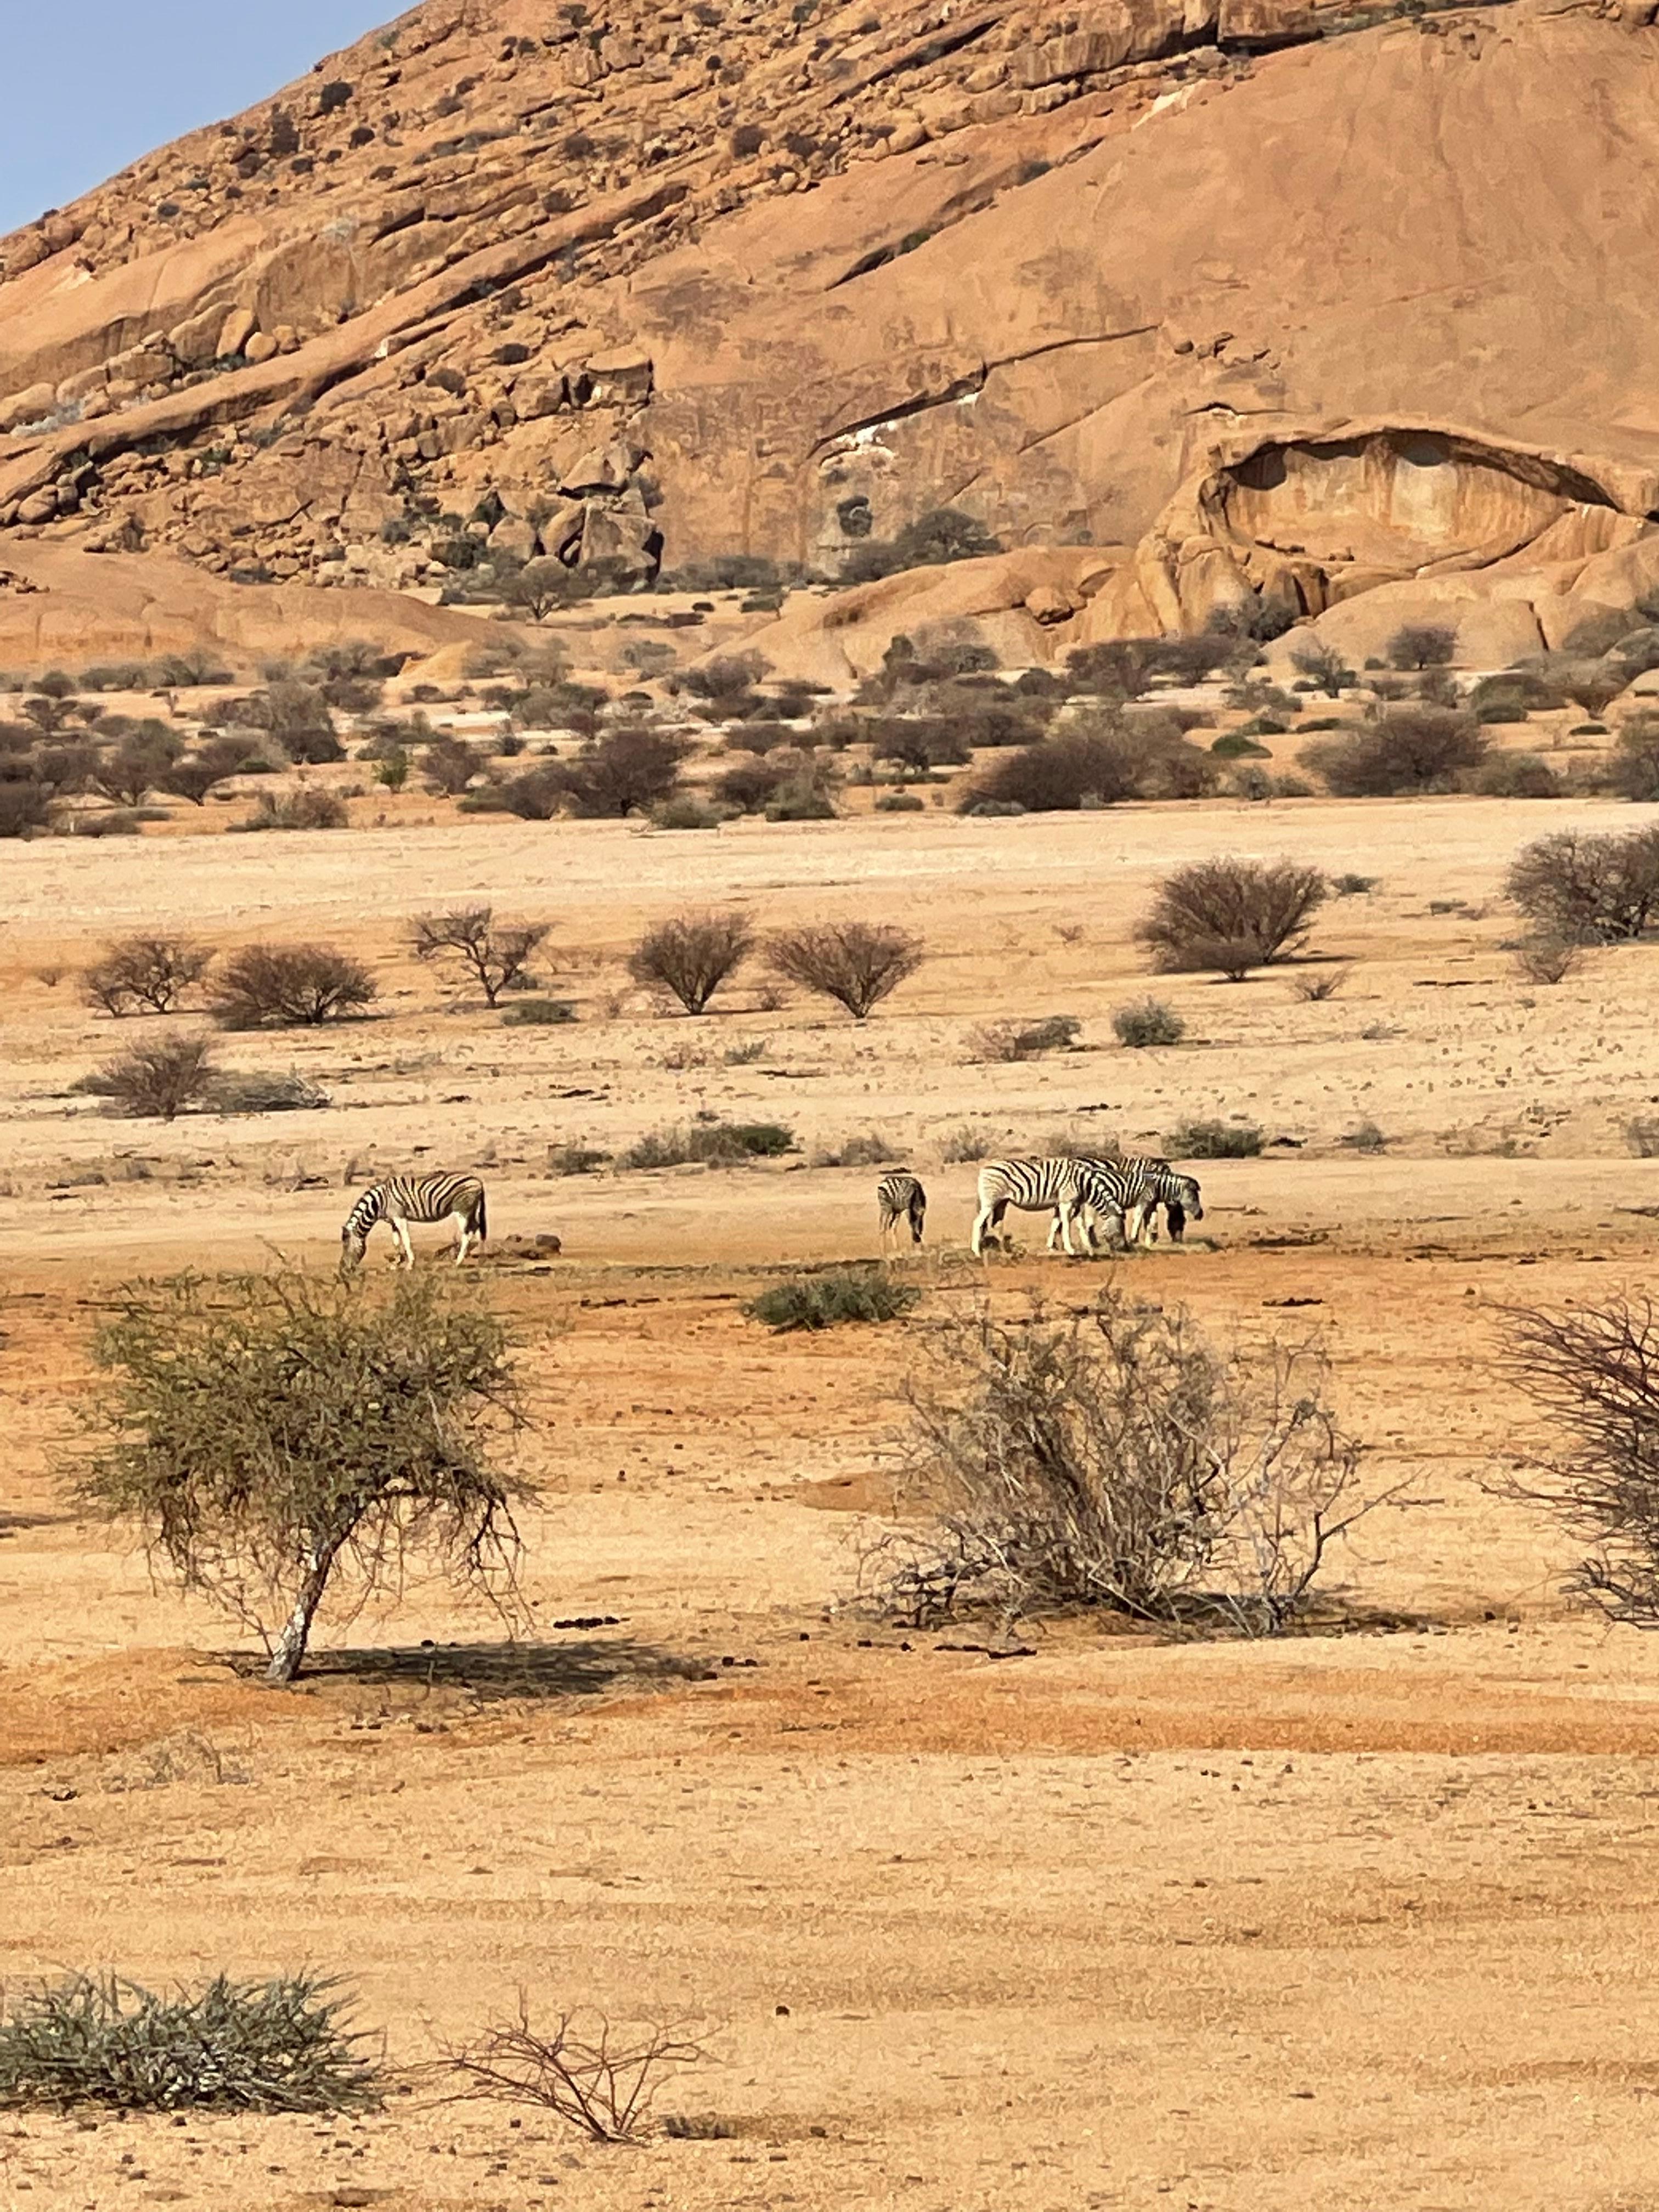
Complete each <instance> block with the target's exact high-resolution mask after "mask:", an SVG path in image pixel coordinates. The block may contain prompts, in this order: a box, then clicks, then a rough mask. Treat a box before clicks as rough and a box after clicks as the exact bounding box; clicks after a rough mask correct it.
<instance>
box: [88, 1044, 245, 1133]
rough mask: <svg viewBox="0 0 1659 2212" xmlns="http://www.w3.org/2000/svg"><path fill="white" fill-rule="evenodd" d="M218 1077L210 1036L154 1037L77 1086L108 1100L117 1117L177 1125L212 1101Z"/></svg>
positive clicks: (106, 1064) (112, 1061) (108, 1063)
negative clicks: (183, 1116)
mask: <svg viewBox="0 0 1659 2212" xmlns="http://www.w3.org/2000/svg"><path fill="white" fill-rule="evenodd" d="M215 1074H216V1070H215V1067H214V1064H213V1049H212V1046H211V1044H210V1042H209V1040H208V1039H207V1038H206V1037H201V1036H167V1037H155V1038H151V1039H149V1040H147V1041H146V1042H143V1043H142V1044H136V1045H134V1046H133V1047H132V1048H131V1050H130V1051H128V1052H124V1053H123V1054H121V1055H120V1056H119V1058H118V1059H116V1060H107V1061H106V1063H105V1065H104V1066H102V1067H100V1069H98V1071H97V1072H96V1073H95V1074H92V1075H84V1076H82V1078H81V1080H80V1082H79V1083H78V1084H77V1085H76V1086H75V1087H76V1089H77V1090H78V1091H87V1092H88V1093H90V1095H91V1096H92V1097H94V1098H107V1099H108V1100H109V1102H110V1111H111V1112H112V1113H116V1114H127V1115H131V1116H132V1118H133V1119H134V1120H135V1121H145V1120H154V1121H177V1119H178V1118H179V1115H180V1114H182V1113H183V1112H184V1111H185V1109H186V1108H187V1107H190V1106H196V1105H199V1104H201V1103H202V1102H203V1101H204V1099H206V1098H207V1097H209V1095H210V1092H211V1091H212V1089H213V1085H214V1079H215Z"/></svg>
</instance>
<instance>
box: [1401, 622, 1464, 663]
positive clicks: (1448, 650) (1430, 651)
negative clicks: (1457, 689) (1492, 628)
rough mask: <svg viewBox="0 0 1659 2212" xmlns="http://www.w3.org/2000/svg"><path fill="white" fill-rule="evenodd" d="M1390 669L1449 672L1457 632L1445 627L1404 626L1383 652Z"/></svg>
mask: <svg viewBox="0 0 1659 2212" xmlns="http://www.w3.org/2000/svg"><path fill="white" fill-rule="evenodd" d="M1383 650H1384V651H1385V652H1386V653H1387V654H1388V656H1389V666H1390V667H1391V668H1405V669H1412V668H1449V667H1450V665H1451V663H1452V659H1453V656H1454V655H1455V653H1456V651H1457V632H1456V631H1455V629H1453V628H1451V626H1450V625H1449V623H1406V624H1405V625H1404V626H1403V627H1402V628H1401V629H1397V630H1395V634H1394V635H1393V636H1392V637H1391V638H1390V639H1389V641H1388V644H1387V646H1386V647H1384V648H1383Z"/></svg>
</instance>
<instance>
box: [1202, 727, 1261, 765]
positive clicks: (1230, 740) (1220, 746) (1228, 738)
mask: <svg viewBox="0 0 1659 2212" xmlns="http://www.w3.org/2000/svg"><path fill="white" fill-rule="evenodd" d="M1210 750H1211V751H1212V753H1213V754H1214V756H1215V757H1216V758H1217V759H1218V760H1271V759H1272V758H1273V754H1272V751H1271V750H1270V749H1269V748H1268V747H1267V745H1259V744H1257V743H1256V741H1255V738H1251V737H1247V736H1246V735H1245V733H1244V732H1243V730H1227V731H1225V732H1223V733H1222V735H1221V736H1220V737H1218V738H1215V739H1214V740H1213V741H1212V744H1211V746H1210Z"/></svg>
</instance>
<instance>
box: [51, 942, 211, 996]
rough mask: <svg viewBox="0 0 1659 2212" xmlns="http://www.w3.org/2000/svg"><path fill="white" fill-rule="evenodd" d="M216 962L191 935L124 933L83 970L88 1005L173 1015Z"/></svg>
mask: <svg viewBox="0 0 1659 2212" xmlns="http://www.w3.org/2000/svg"><path fill="white" fill-rule="evenodd" d="M212 964H213V954H212V952H211V951H210V950H209V949H208V947H207V946H206V945H197V943H196V942H195V941H194V939H191V938H188V937H165V936H161V935H157V936H154V937H146V936H138V937H124V938H121V939H118V941H117V942H116V943H115V944H113V945H106V946H105V947H104V950H103V951H102V953H101V954H100V956H99V957H98V958H97V959H96V960H94V962H93V963H92V965H91V966H90V967H89V968H83V969H82V971H81V987H82V995H83V996H84V998H85V999H86V1001H87V1003H88V1006H101V1007H102V1008H103V1009H104V1011H105V1012H106V1013H109V1014H116V1015H120V1014H126V1013H131V1012H132V1011H133V1010H134V1008H136V1007H138V1006H148V1007H149V1009H150V1011H151V1012H153V1013H157V1014H170V1013H171V1012H173V1008H174V1007H175V1006H177V1005H178V1003H179V1000H180V999H181V998H182V997H183V996H184V994H185V992H186V991H187V990H189V989H190V987H191V985H192V984H195V983H199V982H200V981H201V980H202V978H203V976H204V975H206V973H207V971H208V969H210V967H211V966H212Z"/></svg>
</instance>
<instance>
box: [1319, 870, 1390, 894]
mask: <svg viewBox="0 0 1659 2212" xmlns="http://www.w3.org/2000/svg"><path fill="white" fill-rule="evenodd" d="M1382 880H1383V878H1381V876H1355V875H1342V876H1333V877H1332V878H1331V889H1332V890H1333V891H1334V893H1335V894H1336V896H1337V897H1338V898H1364V896H1365V895H1366V894H1367V893H1368V892H1370V891H1374V890H1376V887H1377V885H1378V884H1380V883H1381V882H1382Z"/></svg>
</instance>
